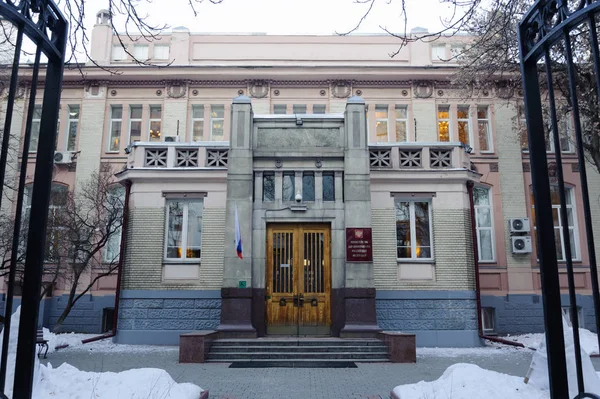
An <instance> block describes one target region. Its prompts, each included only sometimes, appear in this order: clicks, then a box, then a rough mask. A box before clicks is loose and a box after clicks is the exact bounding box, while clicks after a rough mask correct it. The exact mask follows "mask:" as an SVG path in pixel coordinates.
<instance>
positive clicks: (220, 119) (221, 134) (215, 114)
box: [210, 105, 225, 141]
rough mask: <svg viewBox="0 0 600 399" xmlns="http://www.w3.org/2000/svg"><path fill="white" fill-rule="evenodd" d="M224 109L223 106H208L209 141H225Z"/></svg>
mask: <svg viewBox="0 0 600 399" xmlns="http://www.w3.org/2000/svg"><path fill="white" fill-rule="evenodd" d="M224 124H225V107H224V106H223V105H211V106H210V139H211V140H212V141H223V140H225V129H224Z"/></svg>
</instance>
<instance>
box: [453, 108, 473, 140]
mask: <svg viewBox="0 0 600 399" xmlns="http://www.w3.org/2000/svg"><path fill="white" fill-rule="evenodd" d="M456 121H457V122H458V141H460V142H461V143H463V144H466V145H470V142H471V140H470V137H471V129H470V124H471V123H470V121H469V106H468V105H459V106H458V107H456Z"/></svg>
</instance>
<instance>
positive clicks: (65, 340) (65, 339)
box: [44, 328, 97, 353]
mask: <svg viewBox="0 0 600 399" xmlns="http://www.w3.org/2000/svg"><path fill="white" fill-rule="evenodd" d="M96 335H97V334H77V333H65V334H54V333H53V332H51V331H50V330H48V329H47V328H44V339H46V340H48V353H52V352H54V351H56V347H57V346H58V347H62V346H68V347H70V348H72V347H74V346H78V345H82V343H81V341H82V340H84V339H88V338H91V337H95V336H96Z"/></svg>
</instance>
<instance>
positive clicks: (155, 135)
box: [149, 105, 162, 141]
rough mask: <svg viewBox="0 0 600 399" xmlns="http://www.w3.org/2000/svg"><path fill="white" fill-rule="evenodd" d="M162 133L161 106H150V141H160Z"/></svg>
mask: <svg viewBox="0 0 600 399" xmlns="http://www.w3.org/2000/svg"><path fill="white" fill-rule="evenodd" d="M161 134H162V107H161V106H160V105H151V106H150V132H149V138H150V141H160V136H161Z"/></svg>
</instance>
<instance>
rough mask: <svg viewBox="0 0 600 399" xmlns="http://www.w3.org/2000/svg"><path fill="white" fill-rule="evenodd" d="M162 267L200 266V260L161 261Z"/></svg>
mask: <svg viewBox="0 0 600 399" xmlns="http://www.w3.org/2000/svg"><path fill="white" fill-rule="evenodd" d="M162 263H163V265H195V264H198V265H199V264H201V263H202V258H198V259H163V261H162Z"/></svg>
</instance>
